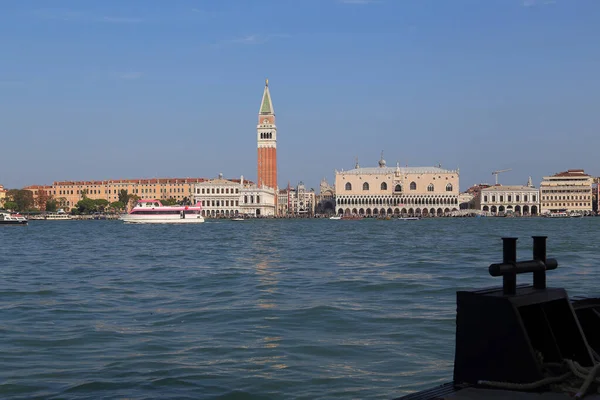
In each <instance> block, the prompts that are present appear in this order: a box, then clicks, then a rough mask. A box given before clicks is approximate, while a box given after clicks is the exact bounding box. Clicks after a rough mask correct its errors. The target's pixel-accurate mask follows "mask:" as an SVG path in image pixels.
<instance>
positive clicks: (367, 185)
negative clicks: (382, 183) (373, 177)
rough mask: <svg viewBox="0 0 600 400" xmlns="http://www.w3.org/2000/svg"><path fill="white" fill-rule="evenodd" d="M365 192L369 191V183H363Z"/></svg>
mask: <svg viewBox="0 0 600 400" xmlns="http://www.w3.org/2000/svg"><path fill="white" fill-rule="evenodd" d="M363 190H369V182H365V183H363Z"/></svg>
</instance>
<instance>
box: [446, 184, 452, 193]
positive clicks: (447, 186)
mask: <svg viewBox="0 0 600 400" xmlns="http://www.w3.org/2000/svg"><path fill="white" fill-rule="evenodd" d="M451 191H452V184H451V183H449V184H447V185H446V192H451Z"/></svg>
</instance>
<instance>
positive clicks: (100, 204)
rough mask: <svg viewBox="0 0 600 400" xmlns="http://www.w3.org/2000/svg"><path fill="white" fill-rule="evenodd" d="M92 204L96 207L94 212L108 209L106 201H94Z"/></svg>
mask: <svg viewBox="0 0 600 400" xmlns="http://www.w3.org/2000/svg"><path fill="white" fill-rule="evenodd" d="M94 204H95V205H96V210H98V211H100V212H104V209H105V208H106V207H108V204H109V203H108V200H106V199H96V200H94Z"/></svg>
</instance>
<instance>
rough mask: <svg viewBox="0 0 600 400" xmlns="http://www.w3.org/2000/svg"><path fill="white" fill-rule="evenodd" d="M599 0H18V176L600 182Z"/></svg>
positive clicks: (7, 38)
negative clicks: (368, 172)
mask: <svg viewBox="0 0 600 400" xmlns="http://www.w3.org/2000/svg"><path fill="white" fill-rule="evenodd" d="M599 20H600V2H599V1H597V0H554V1H551V0H377V1H375V0H373V1H369V0H345V1H343V0H302V1H300V0H271V1H267V0H252V1H250V0H219V1H208V0H207V1H193V0H168V1H162V0H160V1H158V0H138V1H134V0H130V1H122V0H103V1H95V2H84V1H77V0H72V1H60V0H55V1H52V0H44V1H41V0H40V1H35V0H30V1H22V0H18V1H17V0H4V1H2V2H1V3H0V52H1V53H0V54H2V57H1V60H2V61H1V62H0V136H1V138H2V140H1V142H0V143H1V145H2V157H1V159H2V168H0V184H3V185H4V186H5V187H9V188H14V187H23V186H25V185H31V184H51V183H52V182H53V181H55V180H80V179H116V178H151V177H185V176H190V177H215V176H217V175H218V173H220V172H222V173H223V174H224V175H225V176H226V177H239V176H240V175H244V176H245V177H246V178H247V179H252V180H256V123H257V113H258V110H259V106H260V100H261V96H262V91H263V86H264V79H265V78H267V77H268V78H269V83H270V84H269V87H270V89H271V95H272V98H273V103H274V107H275V112H276V115H277V126H278V169H279V177H278V179H279V185H280V186H285V185H287V182H288V181H290V182H291V184H292V185H294V184H296V183H297V182H298V181H300V180H302V181H304V182H305V183H306V185H307V186H308V187H314V188H315V189H317V188H318V184H319V181H320V179H321V178H323V177H325V178H327V179H328V180H329V182H333V180H334V170H335V169H339V170H341V169H348V168H352V167H353V165H354V158H355V157H358V158H359V163H360V164H361V166H376V164H377V161H378V160H379V156H380V152H381V151H382V150H383V151H384V156H385V159H386V161H387V162H388V165H395V164H396V162H400V163H401V165H407V164H408V165H409V166H430V165H437V164H438V163H441V164H442V166H443V167H445V168H452V169H454V168H456V167H460V171H461V178H460V186H461V190H465V189H466V188H468V187H469V186H470V185H472V184H474V183H478V182H493V179H494V177H493V176H492V174H491V172H492V171H494V170H497V169H504V168H512V171H510V172H507V173H504V174H502V175H500V178H499V180H500V183H504V184H521V183H525V182H526V181H527V177H528V176H530V175H531V176H532V178H533V181H534V183H535V184H536V186H537V185H538V184H539V181H540V180H541V178H542V176H544V175H548V174H552V173H555V172H559V171H562V170H566V169H568V168H584V169H585V170H586V171H587V172H588V173H590V174H592V175H600V168H599V167H598V163H597V161H596V158H597V157H596V153H597V151H598V149H599V148H600V135H599V133H600V112H598V109H599V106H600V79H598V78H599V71H600V44H599V43H600V24H598V21H599Z"/></svg>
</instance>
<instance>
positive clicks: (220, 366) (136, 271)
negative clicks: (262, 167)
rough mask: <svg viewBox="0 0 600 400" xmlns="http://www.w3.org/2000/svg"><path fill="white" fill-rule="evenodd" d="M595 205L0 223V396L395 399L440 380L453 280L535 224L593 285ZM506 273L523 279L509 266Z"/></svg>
mask: <svg viewBox="0 0 600 400" xmlns="http://www.w3.org/2000/svg"><path fill="white" fill-rule="evenodd" d="M599 227H600V218H579V219H575V218H573V219H541V218H531V219H517V218H465V219H458V218H457V219H434V220H421V221H376V220H369V221H365V220H363V221H330V220H270V221H267V220H256V221H245V222H231V221H215V222H211V221H208V222H206V223H204V224H199V225H195V226H167V225H126V224H123V223H121V222H119V221H31V222H30V224H29V226H27V227H10V226H2V227H0V228H1V229H0V338H1V340H0V398H2V399H20V398H23V399H25V398H27V399H29V398H48V399H87V398H94V399H100V398H106V399H114V398H128V399H147V398H177V399H179V398H181V399H184V398H189V399H198V398H218V399H317V398H319V399H329V398H340V399H350V398H359V399H391V398H394V397H398V396H401V395H404V394H407V393H409V392H412V391H415V390H419V389H423V388H426V387H429V386H431V385H435V384H439V383H443V382H445V381H448V380H450V378H451V376H452V362H453V355H454V317H455V291H456V290H462V289H471V288H478V287H482V286H490V285H499V284H501V280H500V278H492V277H490V276H489V275H488V272H487V267H488V265H489V264H490V263H492V262H500V261H501V259H502V245H501V240H500V238H501V237H502V236H505V235H510V236H517V237H520V240H519V256H518V258H519V259H529V258H531V239H530V236H531V235H548V236H549V239H548V256H549V257H556V258H558V261H559V269H558V270H555V271H551V272H549V273H548V282H549V285H551V286H552V285H555V286H556V285H564V286H565V287H566V288H567V289H568V290H569V292H570V295H571V296H573V295H576V294H590V293H593V292H594V291H595V290H596V289H597V282H598V280H599V271H600V265H599V263H598V261H599V256H598V251H597V245H596V243H597V238H598V234H599ZM519 278H520V279H519V282H523V281H527V282H529V281H530V280H531V277H530V276H520V277H519Z"/></svg>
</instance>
